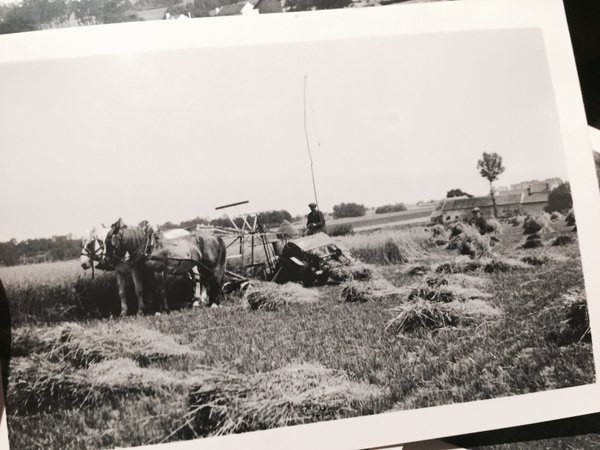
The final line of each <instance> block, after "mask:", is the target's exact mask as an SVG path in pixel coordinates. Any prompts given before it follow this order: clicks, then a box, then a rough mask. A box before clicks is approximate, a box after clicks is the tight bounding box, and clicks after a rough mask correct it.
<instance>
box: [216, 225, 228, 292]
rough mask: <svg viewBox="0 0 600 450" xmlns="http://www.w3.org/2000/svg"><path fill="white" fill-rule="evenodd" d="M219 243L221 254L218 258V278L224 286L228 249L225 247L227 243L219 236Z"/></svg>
mask: <svg viewBox="0 0 600 450" xmlns="http://www.w3.org/2000/svg"><path fill="white" fill-rule="evenodd" d="M217 242H218V243H219V254H218V256H217V264H218V269H217V271H218V275H217V278H218V280H219V284H223V277H224V275H225V269H226V265H227V247H226V245H225V241H224V240H223V239H222V238H221V237H220V236H217Z"/></svg>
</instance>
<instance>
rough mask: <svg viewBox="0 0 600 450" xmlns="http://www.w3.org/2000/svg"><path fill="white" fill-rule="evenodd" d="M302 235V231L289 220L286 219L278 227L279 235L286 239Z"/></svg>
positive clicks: (280, 237)
mask: <svg viewBox="0 0 600 450" xmlns="http://www.w3.org/2000/svg"><path fill="white" fill-rule="evenodd" d="M300 235H301V233H300V232H299V231H298V230H297V229H296V228H295V227H294V226H293V225H292V224H291V223H290V222H289V221H287V220H284V221H283V222H282V223H281V225H280V226H279V228H278V229H277V237H278V238H279V239H283V240H284V241H288V240H290V239H294V238H296V237H299V236H300Z"/></svg>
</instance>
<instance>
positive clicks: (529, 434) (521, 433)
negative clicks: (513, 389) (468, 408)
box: [444, 413, 600, 450]
mask: <svg viewBox="0 0 600 450" xmlns="http://www.w3.org/2000/svg"><path fill="white" fill-rule="evenodd" d="M598 433H600V413H596V414H588V415H584V416H577V417H569V418H567V419H560V420H553V421H549V422H542V423H536V424H530V425H523V426H520V427H512V428H503V429H499V430H493V431H485V432H481V433H473V434H467V435H463V436H454V437H451V438H445V439H444V441H446V442H448V443H450V444H453V445H458V446H461V447H465V448H480V449H482V450H483V449H484V448H488V447H492V446H494V447H495V446H499V447H501V448H515V447H511V446H510V445H508V444H513V445H520V447H519V448H534V442H535V441H541V440H547V439H561V438H562V440H565V442H563V443H562V444H561V443H560V442H554V445H550V444H552V442H547V443H546V444H545V445H543V448H578V447H579V448H583V447H587V448H590V447H588V446H587V445H585V443H583V442H580V443H579V444H575V446H574V447H572V446H571V445H568V440H567V439H566V438H574V437H576V436H581V435H588V434H598ZM581 437H582V438H583V436H581ZM526 443H527V444H526ZM535 448H542V445H540V447H537V446H535Z"/></svg>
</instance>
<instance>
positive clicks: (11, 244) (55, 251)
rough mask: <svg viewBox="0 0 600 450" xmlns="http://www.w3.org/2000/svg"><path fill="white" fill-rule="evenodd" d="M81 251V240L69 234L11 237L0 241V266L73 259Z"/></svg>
mask: <svg viewBox="0 0 600 450" xmlns="http://www.w3.org/2000/svg"><path fill="white" fill-rule="evenodd" d="M80 252H81V241H80V240H79V239H73V237H72V236H71V235H67V236H52V237H51V238H41V239H26V240H23V241H20V242H18V241H17V240H16V239H11V240H10V241H8V242H0V266H16V265H19V264H31V263H39V262H50V261H65V260H69V259H75V258H77V257H78V256H79V253H80Z"/></svg>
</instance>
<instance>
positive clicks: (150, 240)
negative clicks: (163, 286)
mask: <svg viewBox="0 0 600 450" xmlns="http://www.w3.org/2000/svg"><path fill="white" fill-rule="evenodd" d="M144 231H145V235H144V239H143V240H142V241H141V242H140V245H139V246H138V248H137V249H136V250H135V251H134V252H133V253H132V254H130V255H129V257H127V252H125V255H123V256H122V257H120V256H118V255H116V254H115V255H111V256H110V257H111V258H114V259H117V260H118V261H119V262H120V263H123V262H125V261H127V260H128V261H129V262H131V264H137V263H140V262H143V261H161V262H163V263H164V265H165V267H169V262H176V263H177V266H176V267H175V268H173V269H171V270H170V271H169V273H170V274H175V273H177V272H178V270H179V269H180V267H181V265H182V264H183V263H185V262H191V263H193V264H194V265H196V266H198V267H199V268H201V269H204V271H206V272H208V274H209V277H210V278H214V277H216V274H215V272H214V270H212V269H210V268H209V267H207V266H206V265H205V264H203V263H202V262H200V261H196V260H195V259H192V258H173V257H169V256H152V250H153V249H154V247H155V243H156V240H157V237H156V235H155V233H154V230H153V229H152V228H150V227H147V228H146V229H145V230H144ZM115 237H116V238H118V240H119V242H120V241H121V240H122V239H123V228H119V229H117V230H116V231H115V232H114V233H113V234H112V235H111V236H110V239H111V240H112V239H113V238H115ZM107 239H108V237H107ZM113 245H114V244H113ZM108 256H109V255H108V254H107V257H108Z"/></svg>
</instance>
